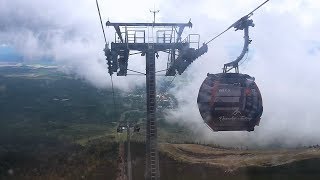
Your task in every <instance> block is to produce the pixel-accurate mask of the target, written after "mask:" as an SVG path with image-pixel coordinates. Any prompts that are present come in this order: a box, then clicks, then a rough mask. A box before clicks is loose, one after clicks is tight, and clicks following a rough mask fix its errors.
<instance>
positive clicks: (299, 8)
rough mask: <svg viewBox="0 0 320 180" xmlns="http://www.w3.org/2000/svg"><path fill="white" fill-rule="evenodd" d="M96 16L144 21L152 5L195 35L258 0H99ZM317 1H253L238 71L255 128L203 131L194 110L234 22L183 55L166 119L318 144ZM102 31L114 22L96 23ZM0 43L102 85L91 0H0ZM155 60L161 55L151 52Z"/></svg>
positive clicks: (222, 57)
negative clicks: (255, 94)
mask: <svg viewBox="0 0 320 180" xmlns="http://www.w3.org/2000/svg"><path fill="white" fill-rule="evenodd" d="M99 2H100V9H101V13H102V17H103V20H104V22H106V21H107V20H108V19H109V20H110V21H111V22H141V21H147V22H151V21H152V19H153V17H152V14H151V13H150V12H149V9H153V8H156V9H160V13H159V14H158V15H157V18H156V21H157V22H188V21H189V19H190V18H191V21H192V23H193V28H192V29H186V33H199V34H200V35H201V42H205V41H207V40H208V39H209V38H211V37H213V36H215V35H216V34H218V33H220V32H221V31H223V30H224V29H225V28H226V27H228V26H230V25H231V24H232V23H233V22H234V21H236V20H237V19H238V18H240V17H242V16H243V15H245V14H247V13H248V12H250V11H251V10H252V9H254V8H255V7H256V6H258V5H259V4H260V3H262V2H263V0H225V1H218V0H198V1H194V0H173V1H169V0H157V1H152V0H136V1H132V0H127V1H124V0H117V1H111V0H100V1H99ZM319 10H320V1H315V0H295V1H292V0H271V1H270V2H268V3H267V4H266V5H265V6H264V7H262V8H261V9H260V10H258V11H257V12H256V13H255V14H254V16H252V19H253V20H254V23H255V24H256V26H255V27H254V28H251V29H250V37H251V39H252V40H253V41H252V43H251V45H250V51H249V56H248V57H249V58H248V60H247V61H246V62H244V63H243V65H242V66H241V67H240V71H241V72H242V73H247V74H250V75H251V76H254V77H255V78H256V83H257V84H258V86H259V88H260V90H261V93H262V96H263V102H264V114H263V116H262V120H261V124H260V126H259V127H257V128H256V131H255V132H251V133H247V132H224V133H220V132H219V133H213V132H211V131H210V130H209V129H208V128H207V127H206V126H205V125H204V124H203V121H202V119H201V117H200V114H199V112H198V107H197V104H196V97H197V93H198V89H199V87H200V85H201V83H202V81H203V80H204V79H205V77H206V74H207V73H208V72H209V73H219V72H221V71H222V70H221V68H222V66H223V64H224V63H226V62H228V61H231V60H233V59H234V58H236V57H237V56H238V53H240V51H241V48H242V43H243V34H242V32H241V31H240V32H238V31H237V32H235V31H233V30H230V31H228V32H227V33H225V34H224V35H223V36H221V37H220V38H219V39H217V40H216V41H214V42H213V43H212V44H210V46H209V51H208V53H207V54H205V55H204V56H202V57H201V58H200V59H199V60H197V61H195V62H194V63H192V65H191V66H190V67H189V68H188V70H187V72H186V73H185V74H183V75H182V76H179V77H177V79H176V80H175V85H176V87H175V88H174V89H172V90H171V92H172V93H174V94H175V95H176V97H177V98H178V99H179V102H180V104H181V106H180V107H179V109H178V110H177V111H173V112H169V113H168V117H167V120H168V121H169V122H178V123H180V124H181V125H184V126H186V127H188V128H190V129H192V130H194V132H195V133H197V134H198V135H199V139H201V140H206V141H214V142H218V143H224V144H237V145H248V144H249V145H250V144H259V145H269V144H273V143H279V142H280V143H281V144H283V145H290V146H295V145H308V144H316V143H318V144H320V128H318V126H320V118H319V116H320V111H319V110H318V109H319V105H320V103H319V100H320V97H319V92H320V84H319V80H318V77H319V75H320V71H319V69H318V67H320V58H319V57H320V34H319V30H320V11H319ZM106 32H107V37H108V40H109V41H112V40H113V37H114V30H113V29H112V28H106ZM0 44H1V46H11V47H14V48H15V49H16V51H17V52H18V53H19V54H21V55H22V56H23V61H25V62H28V63H30V62H32V61H34V60H36V59H42V58H51V59H53V61H54V62H55V63H57V64H58V65H60V67H61V69H63V70H64V71H67V72H72V73H76V74H77V76H79V77H80V78H83V79H84V80H86V81H88V82H90V83H92V85H94V86H96V87H97V88H105V87H108V86H110V79H109V77H108V74H107V67H106V65H105V57H104V54H103V51H102V50H103V48H104V41H103V36H102V32H101V27H100V22H99V19H98V14H97V10H96V5H95V1H94V0H90V1H89V0H64V1H56V0H55V1H53V0H51V1H50V0H47V1H43V0H29V1H25V0H2V1H0ZM143 58H144V57H139V56H137V57H132V59H131V61H130V62H129V67H130V68H131V69H136V70H140V71H144V69H145V66H144V59H143ZM157 63H158V64H157V68H158V70H160V69H164V68H165V64H166V56H161V57H160V59H159V60H157ZM115 79H116V81H115V82H116V83H115V85H116V86H117V87H119V88H122V89H124V90H130V89H131V88H132V87H135V86H137V85H138V86H139V85H143V84H144V81H145V80H144V78H143V77H141V78H138V77H126V78H124V77H120V78H119V77H115Z"/></svg>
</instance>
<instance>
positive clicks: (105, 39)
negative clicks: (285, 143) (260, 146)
mask: <svg viewBox="0 0 320 180" xmlns="http://www.w3.org/2000/svg"><path fill="white" fill-rule="evenodd" d="M96 5H97V10H98V14H99V18H100V24H101V29H102V33H103V37H104V42H105V43H106V44H107V38H106V33H105V31H104V27H103V23H102V18H101V13H100V8H99V3H98V0H96ZM110 79H111V88H112V99H113V109H114V111H116V109H117V108H116V99H115V95H114V87H113V78H112V75H111V74H110Z"/></svg>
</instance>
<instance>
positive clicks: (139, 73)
mask: <svg viewBox="0 0 320 180" xmlns="http://www.w3.org/2000/svg"><path fill="white" fill-rule="evenodd" d="M127 71H131V72H135V73H138V74H142V75H146V73H143V72H140V71H135V70H132V69H127Z"/></svg>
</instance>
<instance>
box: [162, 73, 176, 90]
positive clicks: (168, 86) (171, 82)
mask: <svg viewBox="0 0 320 180" xmlns="http://www.w3.org/2000/svg"><path fill="white" fill-rule="evenodd" d="M176 77H177V74H176V75H175V76H174V77H173V78H172V80H171V81H170V83H169V85H168V86H167V88H166V89H165V90H164V91H163V92H162V93H166V92H167V91H168V90H169V88H170V86H171V84H172V83H173V81H174V79H175V78H176Z"/></svg>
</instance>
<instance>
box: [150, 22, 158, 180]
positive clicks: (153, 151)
mask: <svg viewBox="0 0 320 180" xmlns="http://www.w3.org/2000/svg"><path fill="white" fill-rule="evenodd" d="M148 51H149V52H150V54H149V55H150V56H152V58H150V59H149V60H148V62H147V65H148V71H149V72H148V76H147V81H148V89H147V90H148V92H147V94H148V104H149V106H148V112H149V123H148V124H147V125H148V126H149V127H148V128H149V134H148V136H149V138H150V141H149V151H150V152H149V154H148V156H149V158H150V167H149V168H150V179H151V180H157V179H158V178H159V157H158V147H157V125H156V114H155V113H156V82H155V60H154V58H155V57H154V56H155V52H154V37H153V28H152V30H151V33H150V30H149V29H148Z"/></svg>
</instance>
